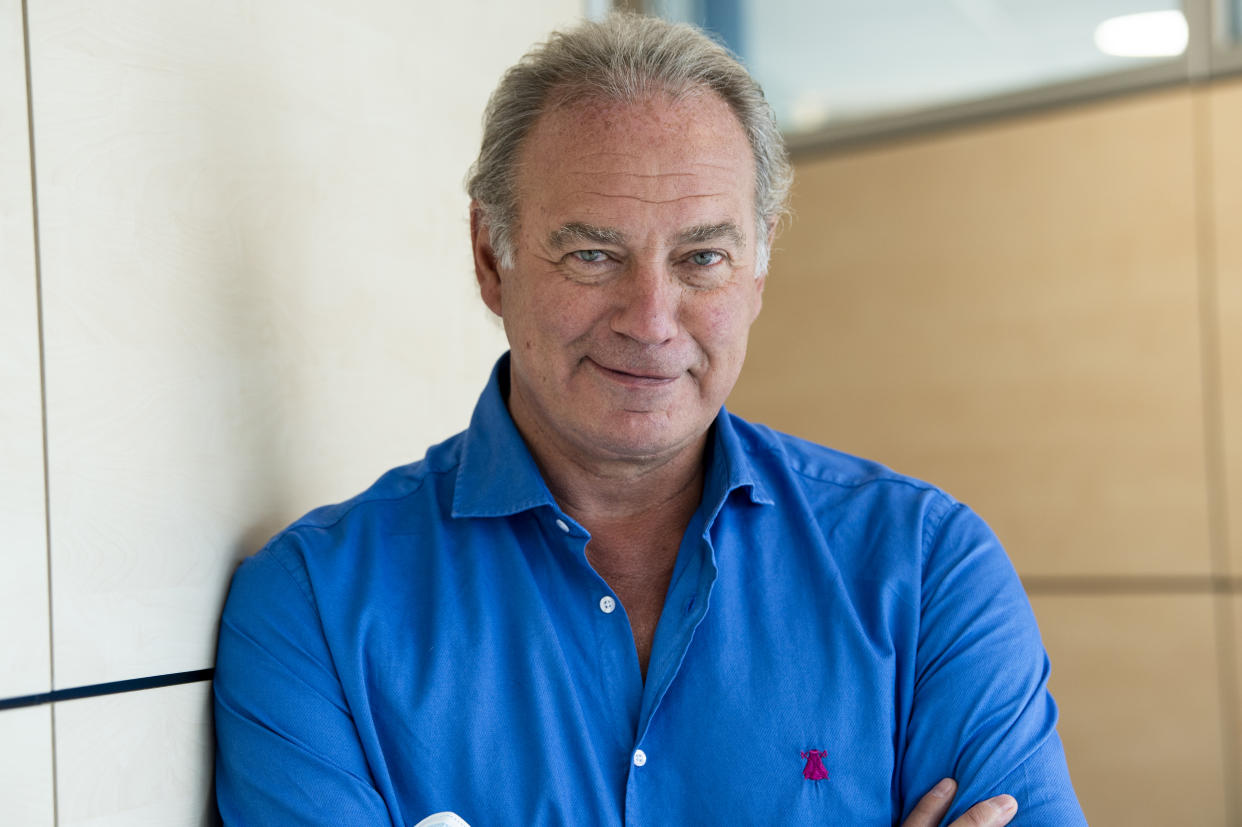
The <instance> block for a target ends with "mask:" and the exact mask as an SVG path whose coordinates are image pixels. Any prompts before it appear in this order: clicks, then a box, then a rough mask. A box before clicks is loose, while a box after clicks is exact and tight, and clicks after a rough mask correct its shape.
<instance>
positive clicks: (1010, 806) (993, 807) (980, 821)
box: [901, 778, 1018, 827]
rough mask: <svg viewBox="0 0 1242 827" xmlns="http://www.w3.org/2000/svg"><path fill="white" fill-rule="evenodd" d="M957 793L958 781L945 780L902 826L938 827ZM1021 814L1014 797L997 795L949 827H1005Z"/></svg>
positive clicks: (972, 809)
mask: <svg viewBox="0 0 1242 827" xmlns="http://www.w3.org/2000/svg"><path fill="white" fill-rule="evenodd" d="M956 792H957V782H956V781H954V780H953V779H952V778H945V779H942V780H941V782H940V783H939V784H937V785H936V786H934V787H932V788H931V791H930V792H928V793H927V795H925V796H923V797H922V798H920V799H919V803H918V804H916V805H915V806H914V809H913V810H911V811H910V817H909V818H907V819H906V820H905V821H903V822H902V823H901V827H936V825H937V824H939V823H940V819H942V818H944V814H945V813H947V812H949V805H951V804H952V803H953V794H954V793H956ZM1017 812H1018V802H1017V801H1016V800H1014V797H1013V796H1011V795H998V796H996V797H995V798H989V799H986V800H985V801H980V802H979V803H978V804H976V805H975V806H973V807H971V808H970V809H969V810H967V811H966V812H964V813H962V816H961V818H959V819H957V820H956V821H954V822H953V823H952V824H950V825H949V827H1004V825H1006V824H1008V823H1009V822H1010V821H1012V820H1013V817H1014V816H1015V815H1016V814H1017Z"/></svg>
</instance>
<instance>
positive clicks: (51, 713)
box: [21, 0, 60, 825]
mask: <svg viewBox="0 0 1242 827" xmlns="http://www.w3.org/2000/svg"><path fill="white" fill-rule="evenodd" d="M21 9H22V51H23V54H24V57H25V68H26V140H27V144H28V148H29V157H30V218H31V222H30V223H31V236H32V240H33V243H34V277H35V321H36V328H37V330H38V337H39V410H40V415H41V419H42V426H43V535H44V544H45V548H46V554H47V647H48V659H47V661H48V686H49V687H50V688H52V689H55V687H56V646H55V638H54V635H55V629H54V625H55V624H54V623H53V620H52V619H53V617H54V613H53V611H52V600H53V591H52V509H51V483H50V479H49V474H48V439H47V360H46V357H45V349H44V336H43V245H42V239H41V237H40V234H39V179H38V166H37V164H36V162H35V123H34V83H33V81H32V71H31V59H30V13H29V8H28V4H27V0H22V6H21ZM48 718H49V721H50V724H51V726H50V732H49V736H50V738H51V741H52V743H51V747H52V824H53V825H59V824H60V793H59V790H58V786H57V784H58V781H57V778H58V776H59V774H60V773H59V771H58V769H57V761H56V705H55V704H52V705H51V708H50V709H49V710H48Z"/></svg>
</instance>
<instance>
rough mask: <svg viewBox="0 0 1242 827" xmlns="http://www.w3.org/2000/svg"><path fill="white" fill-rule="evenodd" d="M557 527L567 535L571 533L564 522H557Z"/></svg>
mask: <svg viewBox="0 0 1242 827" xmlns="http://www.w3.org/2000/svg"><path fill="white" fill-rule="evenodd" d="M556 527H557V528H559V529H560V530H561V531H563V532H565V533H566V534H568V533H569V526H568V525H566V524H565V521H564V520H557V521H556Z"/></svg>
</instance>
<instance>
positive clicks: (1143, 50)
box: [1095, 10, 1190, 57]
mask: <svg viewBox="0 0 1242 827" xmlns="http://www.w3.org/2000/svg"><path fill="white" fill-rule="evenodd" d="M1189 39H1190V29H1189V27H1187V25H1186V17H1185V15H1183V14H1182V13H1181V12H1180V11H1177V10H1171V11H1147V12H1142V13H1140V14H1126V15H1122V16H1121V17H1112V18H1109V19H1108V20H1105V21H1104V22H1103V23H1101V24H1100V25H1098V26H1096V27H1095V45H1096V48H1097V49H1099V50H1100V51H1101V52H1103V53H1104V54H1106V55H1114V56H1116V57H1176V56H1178V55H1180V54H1181V53H1182V52H1184V51H1186V43H1187V41H1188V40H1189Z"/></svg>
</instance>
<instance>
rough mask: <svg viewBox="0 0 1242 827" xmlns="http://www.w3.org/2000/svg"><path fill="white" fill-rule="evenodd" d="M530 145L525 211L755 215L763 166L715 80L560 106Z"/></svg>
mask: <svg viewBox="0 0 1242 827" xmlns="http://www.w3.org/2000/svg"><path fill="white" fill-rule="evenodd" d="M521 154H522V158H521V167H520V170H519V173H518V188H517V189H518V198H519V210H520V211H521V213H522V214H523V218H524V219H548V220H558V219H559V220H566V219H568V220H586V221H592V223H602V224H603V225H607V223H608V222H607V221H603V222H601V221H600V219H606V218H609V217H612V216H613V215H615V214H620V215H622V216H626V215H628V216H629V217H631V218H635V217H637V214H638V213H644V217H647V218H652V217H654V216H655V215H656V214H658V215H659V217H660V218H661V219H662V220H665V221H674V222H676V221H679V220H682V219H683V218H686V217H688V216H690V215H698V214H700V213H701V214H704V215H698V217H699V218H703V217H706V214H709V213H717V214H719V215H715V216H713V217H712V218H711V220H717V219H728V220H732V221H736V222H738V223H739V224H740V223H743V222H745V221H747V219H748V217H750V216H751V215H753V201H754V187H755V173H754V169H755V167H754V157H753V154H752V151H751V148H750V144H749V142H748V141H747V139H746V133H745V132H744V131H743V129H742V125H741V123H740V122H739V121H738V119H737V116H736V115H734V114H733V111H732V109H731V108H730V107H729V105H728V104H727V103H725V101H724V100H723V99H722V98H721V97H720V96H719V95H717V94H715V93H714V92H710V91H707V90H703V91H696V92H692V93H689V94H686V95H682V96H679V97H672V96H670V95H667V94H663V93H659V94H655V95H653V96H651V97H648V98H646V99H643V100H640V101H637V102H619V101H610V100H601V99H598V98H587V99H579V100H574V101H572V102H570V103H567V104H562V105H560V106H554V107H552V108H550V109H549V110H548V111H546V112H545V113H544V114H543V115H541V116H540V118H539V119H538V120H537V121H536V123H535V125H534V127H533V128H532V129H531V132H530V134H529V135H528V136H527V139H526V141H525V143H524V146H523V148H522V153H521ZM644 211H645V212H644ZM653 211H654V212H653ZM574 213H582V214H574ZM723 213H729V214H728V215H724V214H723ZM738 213H742V214H738Z"/></svg>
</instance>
